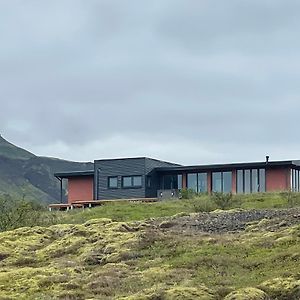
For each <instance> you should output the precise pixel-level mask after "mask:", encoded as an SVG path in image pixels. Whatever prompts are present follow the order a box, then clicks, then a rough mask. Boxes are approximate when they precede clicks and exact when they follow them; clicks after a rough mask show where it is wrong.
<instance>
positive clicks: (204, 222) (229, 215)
mask: <svg viewBox="0 0 300 300" xmlns="http://www.w3.org/2000/svg"><path fill="white" fill-rule="evenodd" d="M263 219H266V220H267V222H265V224H264V226H265V227H266V229H267V230H269V231H276V230H277V229H279V228H282V227H287V226H291V225H296V224H300V208H291V209H269V210H241V211H220V212H212V213H197V214H192V215H189V216H184V217H177V218H173V219H164V220H163V221H162V220H160V223H158V221H154V222H155V225H156V226H159V227H160V229H161V230H173V231H174V230H175V231H177V230H178V231H181V232H182V231H195V232H207V233H225V232H232V233H234V232H240V231H244V230H245V229H246V228H247V226H248V225H249V224H255V222H257V223H258V222H259V221H261V220H263Z"/></svg>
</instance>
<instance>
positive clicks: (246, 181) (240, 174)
mask: <svg viewBox="0 0 300 300" xmlns="http://www.w3.org/2000/svg"><path fill="white" fill-rule="evenodd" d="M265 191H266V171H265V169H246V170H237V176H236V192H237V193H238V194H242V193H245V194H250V193H258V192H265Z"/></svg>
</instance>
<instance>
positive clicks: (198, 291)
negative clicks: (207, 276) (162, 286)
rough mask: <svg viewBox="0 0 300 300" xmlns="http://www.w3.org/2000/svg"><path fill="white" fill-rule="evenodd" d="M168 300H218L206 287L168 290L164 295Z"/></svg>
mask: <svg viewBox="0 0 300 300" xmlns="http://www.w3.org/2000/svg"><path fill="white" fill-rule="evenodd" d="M163 294H164V299H166V300H173V299H178V300H194V299H199V300H214V299H216V297H215V295H214V292H213V291H212V290H210V289H208V288H207V287H205V286H201V287H197V288H196V287H180V286H178V287H174V288H171V289H169V290H166V291H165V292H164V293H163Z"/></svg>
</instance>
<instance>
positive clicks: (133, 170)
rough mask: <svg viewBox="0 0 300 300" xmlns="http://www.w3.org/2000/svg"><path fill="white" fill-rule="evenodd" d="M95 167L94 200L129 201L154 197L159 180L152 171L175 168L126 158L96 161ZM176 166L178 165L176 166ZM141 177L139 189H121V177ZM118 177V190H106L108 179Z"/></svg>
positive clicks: (160, 163) (159, 163)
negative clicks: (148, 182) (148, 184)
mask: <svg viewBox="0 0 300 300" xmlns="http://www.w3.org/2000/svg"><path fill="white" fill-rule="evenodd" d="M94 166H95V176H94V178H95V184H94V186H95V199H97V200H101V199H130V198H145V197H156V193H157V190H158V189H159V179H158V178H157V174H156V172H154V171H153V169H155V168H158V167H170V166H176V165H175V164H171V163H168V162H163V161H159V160H155V159H150V158H144V157H141V158H127V159H111V160H97V161H95V163H94ZM177 166H178V165H177ZM132 175H141V176H142V187H141V188H122V176H132ZM110 176H117V177H118V188H115V189H110V188H108V177H110ZM147 176H150V177H151V187H150V188H148V187H147V188H146V180H147Z"/></svg>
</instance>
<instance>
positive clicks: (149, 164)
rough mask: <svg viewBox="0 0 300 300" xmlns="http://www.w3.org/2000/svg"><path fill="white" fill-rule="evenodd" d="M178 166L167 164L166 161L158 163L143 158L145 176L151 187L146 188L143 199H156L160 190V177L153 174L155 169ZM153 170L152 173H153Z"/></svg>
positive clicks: (158, 161) (154, 160) (155, 173)
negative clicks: (148, 179)
mask: <svg viewBox="0 0 300 300" xmlns="http://www.w3.org/2000/svg"><path fill="white" fill-rule="evenodd" d="M174 166H178V165H177V164H173V163H169V162H166V161H160V160H156V159H151V158H147V157H146V158H145V175H146V180H147V177H149V178H150V180H151V186H150V187H148V186H146V188H145V197H146V198H155V197H157V191H158V190H159V189H160V176H159V175H158V173H157V172H155V170H154V169H155V168H163V167H174ZM153 170H154V171H153Z"/></svg>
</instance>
